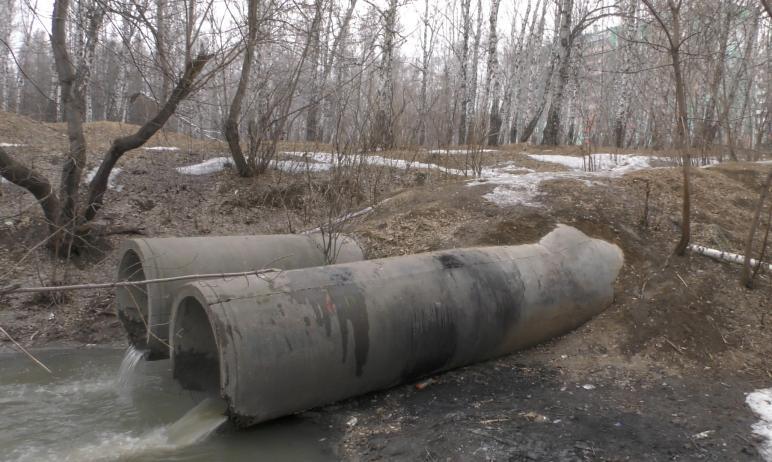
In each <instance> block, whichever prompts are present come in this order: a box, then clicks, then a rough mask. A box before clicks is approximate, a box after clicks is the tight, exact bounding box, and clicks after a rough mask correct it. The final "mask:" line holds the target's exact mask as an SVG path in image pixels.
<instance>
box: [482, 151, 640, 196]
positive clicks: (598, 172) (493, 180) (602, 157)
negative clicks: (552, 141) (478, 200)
mask: <svg viewBox="0 0 772 462" xmlns="http://www.w3.org/2000/svg"><path fill="white" fill-rule="evenodd" d="M528 157H530V158H531V159H534V160H538V161H540V162H551V163H555V164H560V165H563V166H564V167H567V168H568V169H569V170H568V171H563V172H535V171H533V170H531V169H525V168H520V167H516V166H514V165H513V164H512V163H508V164H504V165H503V166H498V167H486V168H484V169H483V171H482V175H481V176H480V178H478V179H476V180H473V181H471V182H469V185H470V186H477V185H481V184H494V185H496V188H494V190H493V191H491V192H489V193H488V194H486V195H485V196H483V197H485V198H486V199H488V200H489V201H491V202H493V203H494V204H497V205H505V206H506V205H529V206H539V205H540V204H539V201H538V197H539V195H540V193H539V186H540V185H541V183H542V182H544V181H549V180H562V179H566V180H576V181H581V182H583V183H584V184H586V185H591V184H593V179H596V178H610V177H618V176H622V175H624V174H625V173H629V172H633V171H636V170H643V169H646V168H651V163H650V162H649V160H650V159H649V158H648V157H645V156H634V155H627V154H619V155H612V154H593V155H592V163H593V168H594V170H593V171H591V172H588V171H585V163H586V162H587V158H586V157H585V159H584V161H583V160H582V158H581V157H573V156H562V155H542V154H529V155H528Z"/></svg>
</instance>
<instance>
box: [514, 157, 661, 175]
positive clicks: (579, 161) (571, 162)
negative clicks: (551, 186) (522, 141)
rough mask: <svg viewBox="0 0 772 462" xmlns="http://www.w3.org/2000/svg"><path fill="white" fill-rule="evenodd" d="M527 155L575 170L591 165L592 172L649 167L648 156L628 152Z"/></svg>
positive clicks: (619, 171) (621, 170) (585, 169)
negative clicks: (583, 154) (578, 155)
mask: <svg viewBox="0 0 772 462" xmlns="http://www.w3.org/2000/svg"><path fill="white" fill-rule="evenodd" d="M528 157H530V158H531V159H533V160H538V161H539V162H549V163H552V164H560V165H562V166H564V167H568V168H569V169H571V170H575V171H587V170H590V169H589V168H587V167H589V166H592V171H594V172H617V173H625V172H628V171H635V170H641V169H644V168H650V167H651V163H650V161H651V158H650V157H646V156H634V155H629V154H592V155H590V156H585V157H575V156H561V155H543V154H529V155H528ZM588 164H589V165H588Z"/></svg>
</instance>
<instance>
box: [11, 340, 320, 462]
mask: <svg viewBox="0 0 772 462" xmlns="http://www.w3.org/2000/svg"><path fill="white" fill-rule="evenodd" d="M35 355H36V356H37V357H38V358H39V359H41V360H42V361H43V362H44V363H45V364H46V365H47V366H48V367H49V368H51V370H52V371H53V374H48V373H47V372H45V371H44V370H42V369H41V368H39V367H38V366H36V365H35V364H33V363H32V362H31V361H30V360H29V359H27V358H26V357H24V356H22V355H19V354H12V353H2V354H0V460H3V461H5V460H8V461H48V460H50V461H77V462H80V461H84V462H85V461H150V460H152V461H228V462H230V461H234V462H238V461H247V460H249V461H259V460H265V461H284V460H286V461H295V460H305V461H317V460H319V461H322V460H334V459H335V456H334V454H333V452H332V449H331V444H330V437H329V436H330V435H329V433H331V432H330V430H329V429H328V428H325V427H324V426H323V425H321V424H319V423H316V422H313V421H311V420H310V419H307V418H303V417H293V418H289V419H283V420H279V421H277V422H273V423H269V424H267V425H261V426H258V427H256V428H255V429H253V430H248V431H239V432H237V431H235V429H234V428H232V427H231V426H230V424H229V423H227V422H225V423H223V422H222V421H223V420H224V419H223V418H222V417H221V416H220V415H219V409H221V407H220V406H222V404H221V403H217V402H216V401H212V400H211V399H209V400H207V401H204V400H205V399H207V397H205V396H202V395H198V394H195V393H191V392H189V391H183V390H182V389H181V388H179V387H178V386H177V385H176V384H175V383H174V382H173V381H172V380H171V371H170V364H169V361H156V362H146V361H144V360H142V361H137V362H136V366H135V367H133V372H128V373H127V369H128V370H129V371H131V370H132V367H131V365H127V364H126V361H123V362H124V364H123V366H124V367H123V368H122V367H121V364H122V360H124V359H127V360H128V361H129V362H131V361H132V360H133V359H136V358H132V357H128V358H125V355H124V351H123V350H120V349H105V348H98V349H55V350H42V351H37V352H35ZM119 371H121V372H122V375H120V374H119ZM202 401H204V402H203V403H202ZM210 433H211V434H210Z"/></svg>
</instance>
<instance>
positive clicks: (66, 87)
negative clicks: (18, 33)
mask: <svg viewBox="0 0 772 462" xmlns="http://www.w3.org/2000/svg"><path fill="white" fill-rule="evenodd" d="M69 8H70V1H69V0H56V2H55V3H54V12H53V19H52V28H51V46H52V50H53V54H54V59H55V62H56V70H57V74H58V76H59V83H60V87H61V92H62V109H63V111H64V118H65V120H66V122H67V134H68V139H69V149H68V152H67V153H66V159H65V163H64V165H63V167H62V180H61V183H60V190H59V194H56V193H55V192H54V189H53V188H52V186H51V182H50V181H49V180H48V179H47V178H45V177H44V176H43V175H41V174H39V173H38V172H36V171H35V170H33V169H32V168H30V167H28V166H26V165H24V164H22V163H20V162H18V161H16V160H14V159H12V158H11V157H10V156H9V155H8V154H7V152H5V151H3V152H2V153H0V175H2V176H3V177H4V178H5V179H7V180H8V181H10V182H12V183H15V184H16V185H18V186H21V187H23V188H25V189H27V190H28V191H29V192H30V193H32V194H33V195H34V196H35V198H36V199H37V200H38V203H39V204H40V206H41V208H42V210H43V214H44V215H45V217H46V220H47V222H48V226H49V231H50V232H51V237H50V239H49V240H48V242H49V243H50V245H51V247H53V248H54V249H56V250H57V251H58V252H63V253H66V254H69V252H70V250H71V249H72V248H77V246H78V245H79V239H80V238H82V237H83V236H85V235H86V234H88V232H89V231H90V226H89V223H90V222H91V221H92V220H93V219H94V218H95V217H96V214H97V212H98V211H99V209H100V208H101V207H102V203H103V197H104V193H105V191H106V190H107V184H108V178H109V175H110V172H111V171H112V169H113V167H114V166H115V164H116V163H117V162H118V160H119V159H120V158H121V156H123V155H124V154H125V153H126V152H128V151H130V150H132V149H136V148H138V147H140V146H142V145H143V144H144V143H145V142H147V141H148V140H149V139H150V137H152V136H153V135H154V134H155V133H156V132H157V131H158V130H160V129H161V127H163V125H164V123H166V121H167V120H169V118H170V117H171V115H172V114H174V112H175V110H176V109H177V106H178V105H179V103H180V102H181V101H183V100H184V99H185V98H187V97H188V95H190V93H191V92H192V91H193V90H195V89H196V88H197V86H198V85H199V84H200V83H201V80H199V76H200V75H201V72H202V70H203V68H204V66H205V65H206V64H207V63H208V62H209V61H210V60H211V59H212V57H213V55H212V54H210V53H200V54H198V56H196V57H195V58H193V57H192V55H187V56H190V59H188V58H187V57H186V62H185V65H184V70H183V72H182V74H181V76H180V77H179V78H178V80H177V83H176V86H175V87H174V89H173V90H172V92H171V94H170V95H169V98H168V100H166V101H165V102H164V104H163V105H162V106H161V108H160V110H159V111H158V113H157V114H156V115H155V116H154V117H152V118H151V119H150V120H149V121H147V122H146V123H145V124H144V125H142V126H141V127H139V128H138V130H137V131H136V132H135V133H133V134H131V135H128V136H124V137H120V138H117V139H115V140H113V142H112V144H111V146H110V148H109V149H108V151H107V152H106V153H105V155H104V158H103V159H102V162H101V164H100V166H99V168H98V170H97V172H96V174H95V175H94V178H93V179H92V180H91V182H90V183H89V188H88V193H87V196H86V199H85V203H84V204H83V206H82V207H80V206H79V205H80V204H81V201H80V195H79V187H80V180H81V174H82V171H83V167H84V165H85V161H86V139H85V136H84V131H83V121H84V112H85V94H84V92H85V90H86V85H87V83H88V80H89V76H90V68H89V67H90V64H91V62H92V60H93V53H94V48H95V47H96V41H97V39H98V31H99V29H100V27H101V25H102V20H103V18H104V16H105V10H104V8H103V5H102V4H100V3H96V2H94V3H91V4H89V7H88V10H87V11H88V12H87V13H86V17H87V18H88V21H87V23H86V26H87V27H86V30H85V32H84V41H83V44H82V48H81V56H80V59H79V60H78V61H75V60H73V59H72V57H71V53H70V50H69V49H68V43H69V42H68V40H67V31H68V23H67V21H68V17H69V14H68V13H69ZM188 20H189V21H195V18H194V17H189V18H188ZM189 40H190V43H188V46H187V48H188V49H191V48H192V42H193V41H194V40H196V37H195V36H194V35H191V36H190V39H189ZM76 42H77V41H76ZM226 55H228V56H229V53H226ZM75 62H77V63H78V64H77V67H76V66H75V65H74V64H73V63H75ZM202 78H203V77H202Z"/></svg>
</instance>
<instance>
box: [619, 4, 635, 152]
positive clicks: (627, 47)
mask: <svg viewBox="0 0 772 462" xmlns="http://www.w3.org/2000/svg"><path fill="white" fill-rule="evenodd" d="M637 11H638V0H628V5H627V17H626V18H625V21H624V32H623V33H624V35H623V36H622V39H623V40H624V41H625V42H626V43H625V44H624V50H623V52H622V66H621V69H620V70H621V72H622V73H621V75H620V76H619V84H618V93H617V94H618V97H617V107H616V113H615V114H614V145H615V146H616V147H617V148H620V149H621V148H623V147H624V144H625V132H626V130H625V128H626V126H627V117H628V113H629V110H630V92H631V91H632V85H631V82H632V76H631V72H632V70H633V60H634V50H635V48H634V45H633V43H632V40H633V39H634V38H635V31H636V27H637V22H636V13H637Z"/></svg>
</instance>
